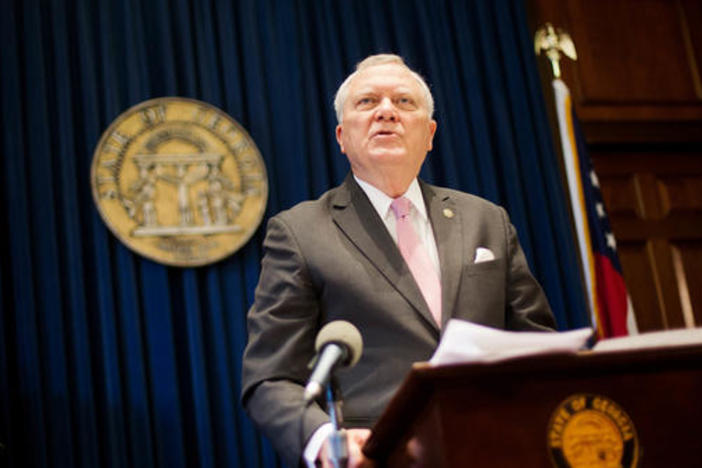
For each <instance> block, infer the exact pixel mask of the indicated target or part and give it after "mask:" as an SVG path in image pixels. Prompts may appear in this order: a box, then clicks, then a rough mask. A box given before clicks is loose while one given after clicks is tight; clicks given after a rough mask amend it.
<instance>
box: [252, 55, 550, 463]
mask: <svg viewBox="0 0 702 468" xmlns="http://www.w3.org/2000/svg"><path fill="white" fill-rule="evenodd" d="M334 106H335V109H336V112H337V117H338V120H339V125H338V126H337V128H336V137H337V141H338V142H339V145H340V147H341V151H342V153H344V154H346V156H347V157H348V160H349V162H350V165H351V174H349V176H347V178H346V180H345V181H344V182H343V184H341V185H340V186H339V187H336V188H334V189H332V190H330V191H328V192H327V193H325V194H324V195H322V196H321V197H320V198H319V199H318V200H315V201H309V202H304V203H301V204H299V205H297V206H295V207H293V208H292V209H290V210H287V211H284V212H282V213H280V214H278V215H277V216H275V217H273V218H271V219H270V221H269V222H268V231H267V234H266V239H265V241H264V248H265V256H264V258H263V261H262V270H261V277H260V280H259V284H258V287H257V289H256V297H255V302H254V305H253V307H252V308H251V310H250V312H249V316H248V327H249V343H248V346H247V348H246V351H245V354H244V364H243V389H242V401H243V404H244V406H245V408H246V409H247V411H248V413H249V414H250V416H251V417H252V418H253V420H254V421H255V422H256V423H257V424H258V425H259V426H260V427H261V428H262V429H263V430H264V432H265V433H266V434H267V435H268V436H269V438H270V439H271V441H272V442H273V445H274V446H275V448H276V450H278V452H279V453H280V454H281V455H282V456H283V458H284V460H285V461H286V463H287V464H288V465H289V466H291V467H293V466H297V465H298V464H299V463H301V462H303V461H305V462H307V464H308V465H310V464H312V465H313V464H314V463H315V460H316V461H317V463H318V464H322V466H329V465H328V460H327V459H326V452H327V442H325V438H326V434H328V433H329V429H328V428H329V424H328V423H329V417H328V415H327V414H326V413H325V412H324V410H323V409H322V407H321V406H320V405H319V404H316V403H315V404H313V405H311V406H309V407H305V405H304V404H303V386H304V384H305V382H306V380H307V379H308V377H309V374H310V370H309V369H308V363H309V362H310V360H311V359H312V358H313V356H314V354H315V350H314V341H315V336H316V335H317V332H318V331H319V329H320V328H321V326H323V325H324V324H325V323H328V322H330V321H333V320H340V319H343V320H347V321H349V322H351V323H353V324H354V325H355V326H356V327H357V328H358V329H359V331H360V332H361V335H362V337H363V341H364V348H363V354H362V356H361V359H360V361H359V362H358V364H357V365H356V366H355V367H353V368H351V369H342V370H340V371H338V372H337V374H336V376H337V378H338V383H339V385H340V387H341V390H342V393H343V396H344V418H345V423H346V425H347V426H348V427H350V428H353V429H349V430H348V437H349V452H350V462H349V466H370V464H371V462H370V461H369V460H366V459H365V458H364V456H363V454H362V453H361V450H360V447H361V446H362V445H363V443H364V441H365V440H366V438H367V437H368V435H369V434H370V431H369V429H363V428H369V427H371V426H372V424H373V423H374V421H375V420H376V419H377V418H378V417H379V416H380V414H381V413H382V411H383V409H384V408H385V406H386V405H387V403H388V401H389V400H390V398H391V397H392V395H393V393H394V392H395V391H396V390H397V388H398V386H399V384H400V383H401V382H402V379H403V378H404V376H405V374H406V373H407V372H408V371H409V369H410V367H411V365H412V363H413V362H417V361H426V360H428V359H429V358H430V357H431V355H432V353H433V352H434V350H435V349H436V347H437V345H438V343H439V338H440V335H441V330H442V328H443V327H444V326H445V324H446V322H447V321H448V320H449V319H450V318H460V319H464V320H469V321H471V322H474V323H478V324H482V325H486V326H490V327H495V328H500V329H509V330H551V329H553V327H554V322H553V318H552V315H551V311H550V309H549V305H548V302H547V300H546V298H545V296H544V294H543V292H542V290H541V288H540V287H539V285H538V284H537V282H536V280H535V279H534V278H533V277H532V275H531V273H530V271H529V267H528V265H527V262H526V259H525V257H524V253H523V252H522V249H521V247H520V245H519V242H518V240H517V235H516V233H515V230H514V227H513V226H512V225H511V224H510V222H509V219H508V217H507V214H506V212H505V211H504V210H503V209H502V208H500V207H498V206H496V205H494V204H492V203H490V202H488V201H486V200H483V199H480V198H478V197H475V196H472V195H469V194H466V193H463V192H458V191H455V190H449V189H445V188H440V187H435V186H432V185H429V184H426V183H424V182H422V181H420V180H418V179H417V175H418V174H419V170H420V167H421V165H422V163H423V162H424V159H425V158H426V155H427V152H428V151H430V150H431V149H432V141H433V137H434V133H435V131H436V121H434V120H433V119H432V115H433V108H434V103H433V98H432V96H431V92H430V91H429V88H428V87H427V85H426V83H425V82H424V80H423V79H422V78H421V77H420V76H419V75H418V74H416V73H415V72H413V71H412V70H410V69H409V68H408V67H407V66H406V65H405V64H404V62H403V61H402V59H401V58H400V57H398V56H395V55H377V56H371V57H369V58H367V59H365V60H364V61H362V62H361V63H359V64H358V66H357V69H356V71H355V72H354V73H352V74H351V75H350V76H349V77H348V78H347V79H346V81H345V82H344V83H343V84H342V85H341V87H340V88H339V91H338V92H337V96H336V99H335V102H334ZM401 206H404V207H405V209H404V211H402V209H401V208H399V207H401ZM415 254H416V255H415Z"/></svg>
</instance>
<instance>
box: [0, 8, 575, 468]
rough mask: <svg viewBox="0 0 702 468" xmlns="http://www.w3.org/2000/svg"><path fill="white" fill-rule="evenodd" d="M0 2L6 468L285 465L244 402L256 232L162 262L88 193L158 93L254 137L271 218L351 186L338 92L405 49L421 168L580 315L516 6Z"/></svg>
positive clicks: (563, 320)
mask: <svg viewBox="0 0 702 468" xmlns="http://www.w3.org/2000/svg"><path fill="white" fill-rule="evenodd" d="M0 10H1V11H0V35H1V44H2V45H1V47H0V60H1V62H0V65H1V67H2V68H1V71H0V92H1V94H0V105H1V106H2V110H1V112H0V151H1V152H2V154H1V156H0V159H1V160H0V186H1V189H0V221H1V222H2V225H3V226H4V229H3V231H4V235H3V236H2V244H1V247H0V248H1V250H0V305H1V307H2V309H1V316H0V444H2V445H0V465H2V466H8V467H20V466H21V467H25V466H27V467H71V468H73V467H105V468H107V467H125V468H127V467H129V468H132V467H160V468H181V467H182V468H185V467H202V468H210V467H212V468H214V467H258V466H265V467H270V466H279V464H280V463H279V461H278V460H277V457H276V455H275V454H274V453H273V451H272V450H271V448H270V446H269V444H268V443H267V441H266V440H265V439H264V438H262V437H261V436H260V435H259V434H258V432H257V431H256V429H255V428H254V427H253V426H252V424H251V422H250V421H249V420H248V419H247V417H246V416H245V415H244V414H243V412H242V409H241V408H240V406H239V404H238V395H239V388H240V367H241V354H242V350H243V348H244V346H245V342H246V329H245V314H246V310H247V308H248V307H249V305H250V304H251V299H252V294H253V290H254V288H255V285H256V281H257V278H258V273H259V262H260V256H261V249H260V245H261V241H262V237H263V228H261V229H259V231H258V232H257V234H256V235H255V236H254V237H253V238H252V239H251V241H250V242H249V243H248V244H247V245H246V246H245V247H244V248H243V249H242V250H240V251H238V252H237V253H236V254H234V255H233V256H231V257H229V258H227V259H225V260H223V261H221V262H219V263H217V264H214V265H211V266H207V267H202V268H194V269H178V268H169V267H165V266H162V265H159V264H156V263H153V262H151V261H149V260H145V259H144V258H142V257H140V256H138V255H135V254H133V253H132V252H131V251H130V250H128V249H127V248H126V247H124V246H123V245H122V244H121V243H120V242H119V241H118V240H117V239H116V238H115V237H113V236H112V235H111V234H110V233H109V231H108V230H107V228H106V227H105V225H104V224H103V222H102V220H101V218H100V216H99V215H98V213H97V211H96V209H95V206H94V204H93V200H92V195H91V191H90V182H89V171H90V164H91V159H92V154H93V151H94V148H95V146H96V144H97V141H98V139H99V137H100V135H101V133H102V131H104V129H106V128H107V126H108V125H109V124H110V123H111V122H112V121H113V119H115V118H116V117H117V116H118V115H119V114H120V113H122V112H124V111H125V110H126V109H127V108H129V107H130V106H132V105H134V104H137V103H139V102H141V101H143V100H146V99H149V98H154V97H160V96H170V95H177V96H184V97H193V98H196V99H200V100H204V101H207V102H209V103H212V104H213V105H215V106H217V107H219V108H221V109H223V110H224V111H226V112H227V113H229V114H230V115H232V116H233V117H234V118H235V119H236V120H237V121H239V122H240V123H241V124H242V125H243V126H244V127H245V128H247V129H248V131H249V132H250V134H251V135H252V137H253V138H254V140H255V141H256V143H257V144H258V146H259V148H260V150H261V152H262V154H263V157H264V159H265V163H266V165H267V169H268V174H269V181H270V190H271V192H270V197H269V203H268V207H267V212H266V218H267V217H268V216H270V215H272V214H274V213H276V212H278V211H279V210H281V209H284V208H288V207H290V206H292V205H294V204H295V203H297V202H300V201H302V200H305V199H310V198H315V197H317V196H319V195H320V194H321V193H322V192H323V191H325V190H327V189H329V188H330V187H332V186H334V185H336V184H338V183H340V182H341V180H342V179H343V177H344V176H345V174H346V173H347V171H348V164H347V162H346V160H345V158H344V156H343V155H341V154H340V153H339V150H338V149H337V144H336V141H335V139H334V133H333V129H334V126H335V123H336V122H335V117H334V113H333V111H332V108H331V101H332V96H333V93H334V91H335V90H336V87H337V86H338V85H339V83H340V82H341V80H342V79H343V78H344V76H345V75H346V74H348V73H349V72H350V71H351V69H352V67H353V65H354V64H355V63H356V62H357V61H359V60H360V59H362V58H363V57H365V56H366V55H368V54H371V53H377V52H396V53H399V54H401V55H403V56H404V57H405V58H406V60H407V61H408V62H409V63H410V64H411V65H412V66H413V67H415V68H416V69H417V70H419V71H420V72H421V73H422V74H423V75H424V76H426V77H427V79H428V81H429V83H430V84H431V86H432V89H433V92H434V93H435V97H436V104H437V115H436V118H437V120H438V122H439V130H438V133H437V137H436V141H435V149H434V151H433V152H432V153H431V154H430V155H429V158H428V162H427V163H426V165H425V167H424V169H423V171H422V177H424V178H425V179H426V180H428V181H430V182H433V183H436V184H440V185H445V186H449V187H453V188H457V189H461V190H464V191H468V192H473V193H476V194H479V195H482V196H484V197H486V198H488V199H490V200H493V201H495V202H498V203H500V204H502V205H504V206H505V207H506V208H507V209H508V211H509V213H510V215H511V217H512V220H513V222H514V224H515V225H516V227H517V230H518V232H519V235H520V238H521V241H522V245H523V247H524V250H525V251H526V254H527V257H528V259H529V262H530V264H531V266H532V268H533V270H534V272H535V274H536V276H537V277H538V279H539V280H540V281H541V283H542V284H543V286H544V288H545V290H546V292H547V295H548V298H549V300H550V302H551V305H552V307H553V309H554V311H555V313H556V315H557V319H558V324H559V327H560V328H561V329H568V328H574V327H578V326H582V325H585V324H587V323H588V319H587V314H586V312H585V309H584V302H583V295H582V288H581V283H580V279H579V276H578V273H577V260H576V257H575V255H574V248H573V240H572V236H571V232H570V228H569V221H568V214H567V208H566V205H565V203H564V194H563V193H564V192H563V190H562V188H561V185H560V178H559V173H558V169H557V167H558V164H557V159H556V155H555V153H554V149H553V145H552V142H551V139H550V138H551V133H550V130H549V128H548V123H547V118H546V113H545V104H544V102H543V97H542V95H541V88H540V85H539V79H538V75H537V71H536V65H535V57H534V54H533V51H532V46H531V38H530V34H529V32H528V31H527V27H526V13H525V11H524V6H523V4H522V1H519V0H495V1H492V0H490V1H470V0H462V1H458V0H455V1H449V0H431V1H429V0H427V1H424V0H414V1H410V0H395V1H380V0H354V1H351V0H339V1H331V0H289V1H283V0H281V1H274V0H266V1H262V0H249V1H247V0H242V1H235V0H228V1H224V0H222V1H219V0H100V1H96V0H51V1H48V0H47V1H41V0H3V2H2V8H1V9H0ZM263 225H265V220H264V224H263ZM263 225H262V226H263Z"/></svg>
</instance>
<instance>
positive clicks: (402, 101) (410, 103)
mask: <svg viewBox="0 0 702 468" xmlns="http://www.w3.org/2000/svg"><path fill="white" fill-rule="evenodd" d="M397 104H398V105H399V106H402V107H403V108H410V107H414V99H412V98H410V97H406V96H404V97H400V98H397Z"/></svg>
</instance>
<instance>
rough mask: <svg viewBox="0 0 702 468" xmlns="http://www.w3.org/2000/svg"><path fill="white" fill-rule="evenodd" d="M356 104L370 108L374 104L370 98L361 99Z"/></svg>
mask: <svg viewBox="0 0 702 468" xmlns="http://www.w3.org/2000/svg"><path fill="white" fill-rule="evenodd" d="M356 104H357V105H359V106H368V105H370V104H373V98H370V97H364V98H360V99H359V100H358V101H356Z"/></svg>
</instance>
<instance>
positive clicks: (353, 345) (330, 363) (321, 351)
mask: <svg viewBox="0 0 702 468" xmlns="http://www.w3.org/2000/svg"><path fill="white" fill-rule="evenodd" d="M314 348H315V350H316V351H317V362H316V363H315V365H314V370H313V371H312V375H310V378H309V380H308V381H307V386H305V393H304V400H305V404H307V405H309V404H310V403H311V402H312V400H314V399H315V398H317V397H318V396H320V395H321V394H322V391H323V390H324V386H325V385H326V384H327V382H329V378H330V377H331V375H332V373H333V372H334V370H336V368H337V367H353V366H354V365H355V364H356V363H357V362H358V360H359V359H360V357H361V352H363V338H361V333H360V332H359V331H358V328H356V327H355V326H354V325H353V324H352V323H350V322H347V321H345V320H335V321H333V322H329V323H328V324H326V325H325V326H323V327H322V329H321V330H320V331H319V333H318V334H317V339H316V340H315V343H314Z"/></svg>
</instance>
